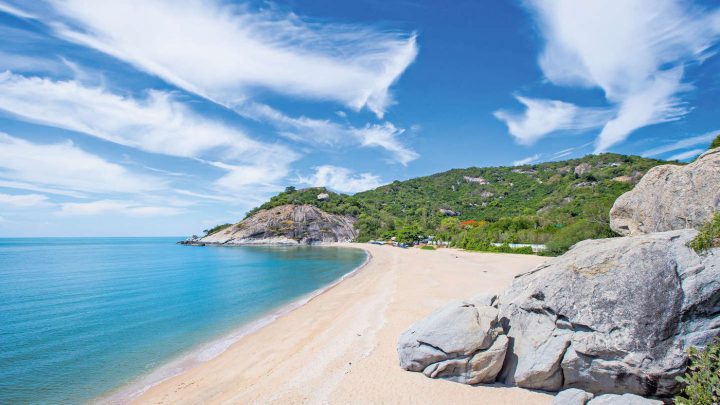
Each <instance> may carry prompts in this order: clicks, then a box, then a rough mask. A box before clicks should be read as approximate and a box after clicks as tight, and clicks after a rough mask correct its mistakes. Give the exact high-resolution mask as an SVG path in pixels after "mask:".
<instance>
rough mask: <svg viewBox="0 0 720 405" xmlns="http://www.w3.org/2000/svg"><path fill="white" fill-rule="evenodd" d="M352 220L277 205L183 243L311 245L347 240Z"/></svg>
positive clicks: (312, 209)
mask: <svg viewBox="0 0 720 405" xmlns="http://www.w3.org/2000/svg"><path fill="white" fill-rule="evenodd" d="M354 222H355V219H354V218H352V217H350V216H343V215H335V214H330V213H327V212H325V211H322V210H320V209H319V208H317V207H314V206H312V205H292V204H287V205H281V206H278V207H274V208H271V209H266V210H260V211H258V212H256V213H255V214H253V215H251V216H250V217H248V218H246V219H244V220H242V221H240V222H238V223H236V224H234V225H231V226H229V227H227V228H224V229H222V230H220V231H218V232H215V233H212V234H210V235H207V236H205V237H202V238H197V239H193V240H189V241H187V242H186V243H187V244H199V245H203V244H213V245H312V244H320V243H329V242H349V241H351V240H353V239H354V238H355V237H356V236H357V234H356V231H355V229H354V228H353V223H354Z"/></svg>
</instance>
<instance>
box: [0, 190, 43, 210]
mask: <svg viewBox="0 0 720 405" xmlns="http://www.w3.org/2000/svg"><path fill="white" fill-rule="evenodd" d="M47 200H48V198H47V196H44V195H42V194H3V193H0V205H2V206H6V207H7V206H11V207H18V208H26V207H37V206H42V205H47V204H48V201H47Z"/></svg>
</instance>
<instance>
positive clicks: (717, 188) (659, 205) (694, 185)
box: [610, 149, 720, 235]
mask: <svg viewBox="0 0 720 405" xmlns="http://www.w3.org/2000/svg"><path fill="white" fill-rule="evenodd" d="M719 210H720V149H713V150H710V151H708V152H705V153H704V154H703V155H701V156H700V157H699V158H698V159H697V160H696V161H695V162H693V163H690V164H689V165H687V166H676V165H662V166H656V167H654V168H652V169H650V170H649V171H648V172H647V174H645V176H644V177H643V178H642V179H641V180H640V182H639V183H638V184H637V185H636V186H635V188H633V189H632V190H631V191H628V192H627V193H625V194H623V195H621V196H620V197H619V198H618V199H617V200H616V201H615V204H614V205H613V207H612V209H611V210H610V227H611V228H612V229H613V230H614V231H615V232H617V233H619V234H621V235H639V234H645V233H651V232H663V231H670V230H675V229H687V228H695V229H699V228H700V227H701V226H702V225H703V224H704V223H705V222H707V221H708V220H709V219H710V218H711V217H712V215H713V213H714V212H716V211H719Z"/></svg>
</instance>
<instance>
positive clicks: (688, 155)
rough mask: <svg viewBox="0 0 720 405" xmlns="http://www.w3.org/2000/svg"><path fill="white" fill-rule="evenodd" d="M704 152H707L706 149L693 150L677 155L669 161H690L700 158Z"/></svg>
mask: <svg viewBox="0 0 720 405" xmlns="http://www.w3.org/2000/svg"><path fill="white" fill-rule="evenodd" d="M703 152H705V149H691V150H687V151H685V152H680V153H676V154H674V155H672V156H670V157H669V158H668V159H667V160H688V159H691V158H694V157H696V156H699V155H700V154H701V153H703Z"/></svg>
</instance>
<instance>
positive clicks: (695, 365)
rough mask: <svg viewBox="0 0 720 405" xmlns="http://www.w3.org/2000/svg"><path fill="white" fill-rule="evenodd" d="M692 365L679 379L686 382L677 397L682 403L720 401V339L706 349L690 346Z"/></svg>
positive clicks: (694, 404) (699, 404)
mask: <svg viewBox="0 0 720 405" xmlns="http://www.w3.org/2000/svg"><path fill="white" fill-rule="evenodd" d="M689 357H690V366H688V369H687V372H686V373H685V375H684V376H682V377H677V380H678V381H680V382H681V383H683V384H685V388H683V391H682V394H681V395H678V396H676V397H675V403H676V404H680V405H691V404H692V405H713V404H718V403H720V339H717V338H716V339H715V341H713V342H712V343H711V344H709V345H708V346H707V347H706V348H705V350H703V351H700V350H698V349H696V348H694V347H692V348H690V353H689Z"/></svg>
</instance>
